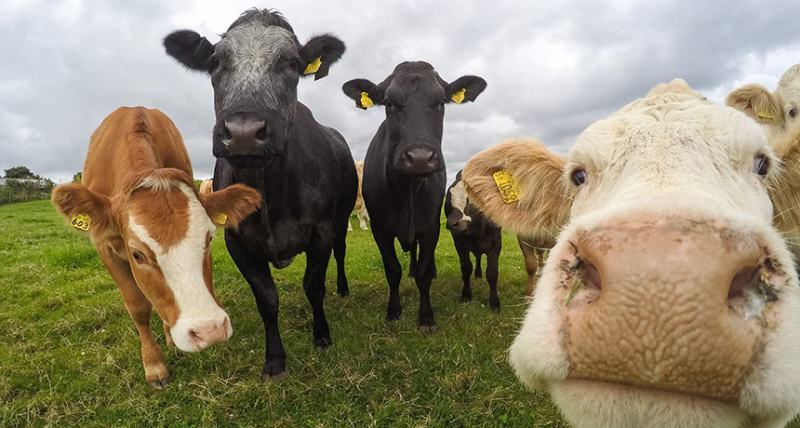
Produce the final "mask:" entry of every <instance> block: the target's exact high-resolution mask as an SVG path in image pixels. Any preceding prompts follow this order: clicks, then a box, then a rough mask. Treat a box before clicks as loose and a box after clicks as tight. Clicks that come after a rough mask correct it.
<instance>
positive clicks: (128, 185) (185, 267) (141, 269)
mask: <svg viewBox="0 0 800 428" xmlns="http://www.w3.org/2000/svg"><path fill="white" fill-rule="evenodd" d="M51 199H52V203H53V206H54V207H55V208H56V209H57V210H58V211H59V212H60V213H61V214H62V215H63V216H64V217H65V218H66V219H67V220H68V221H69V222H70V224H71V225H72V226H73V227H75V228H76V229H79V230H82V231H86V232H88V235H89V237H90V238H91V241H92V243H93V244H94V246H95V248H96V249H97V253H98V254H99V255H100V259H101V260H102V261H103V264H104V265H105V267H106V269H108V272H109V274H111V277H112V278H113V279H114V282H116V284H117V287H119V291H120V293H121V294H122V298H123V300H124V302H125V307H126V308H127V309H128V313H129V314H130V316H131V319H133V323H134V325H135V326H136V330H137V331H138V332H139V339H140V341H141V354H142V365H143V367H144V374H145V379H146V380H147V382H148V384H149V385H150V386H152V387H155V388H161V387H163V386H165V385H166V384H167V381H168V380H169V371H168V370H167V366H166V365H165V364H164V358H163V356H162V354H161V349H160V348H159V345H158V344H157V343H156V341H155V339H154V338H153V333H152V332H151V330H150V314H151V310H152V308H153V307H154V306H155V309H156V312H157V313H158V315H159V317H160V318H161V319H162V320H163V321H162V325H163V328H164V335H165V336H166V341H167V345H168V346H172V345H173V344H174V345H175V346H177V347H178V348H179V349H181V350H182V351H186V352H196V351H200V350H202V349H204V348H207V347H208V346H210V345H213V344H214V343H217V342H221V341H225V340H227V339H228V338H229V337H230V336H231V334H232V332H233V329H232V327H231V322H230V318H229V317H228V314H226V313H225V311H224V310H223V309H222V307H221V306H220V305H219V303H218V302H217V300H216V298H215V297H214V287H213V284H212V275H211V247H210V243H211V239H212V238H213V237H214V232H215V224H218V225H224V227H226V228H236V227H237V225H238V224H239V223H240V222H241V221H242V220H243V219H244V218H245V217H247V216H248V215H250V213H252V212H254V211H255V210H256V209H257V208H258V206H259V205H260V204H261V196H260V195H259V194H258V192H256V191H255V190H253V189H250V188H248V187H246V186H244V185H235V186H231V187H229V188H227V189H225V190H223V191H220V192H217V193H215V194H213V195H201V194H199V193H197V192H196V191H195V190H194V181H193V180H192V165H191V163H190V161H189V155H188V153H187V152H186V147H185V146H184V145H183V140H182V139H181V134H180V133H179V132H178V129H177V128H175V125H174V124H173V123H172V121H171V120H170V119H169V118H168V117H167V116H166V115H165V114H164V113H162V112H160V111H158V110H149V109H146V108H144V107H131V108H129V107H121V108H119V109H117V110H115V111H114V112H113V113H111V114H110V115H108V117H106V118H105V120H103V122H102V123H101V124H100V126H99V127H98V128H97V130H96V131H95V132H94V133H93V134H92V138H91V143H90V144H89V150H88V153H87V155H86V162H85V164H84V167H83V177H82V179H81V182H80V183H69V184H62V185H59V186H58V187H56V188H55V189H54V190H53V194H52V198H51Z"/></svg>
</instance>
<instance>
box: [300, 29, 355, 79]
mask: <svg viewBox="0 0 800 428" xmlns="http://www.w3.org/2000/svg"><path fill="white" fill-rule="evenodd" d="M344 49H345V47H344V42H343V41H341V40H339V38H337V37H336V36H333V35H331V34H323V35H321V36H314V37H312V38H311V39H310V40H309V41H308V42H306V44H305V46H303V47H302V48H300V58H301V61H300V62H301V70H300V73H301V74H302V75H304V76H307V75H309V74H313V75H314V80H319V79H322V78H323V77H325V76H327V75H328V69H329V68H330V67H331V65H332V64H333V63H334V62H336V61H338V60H339V58H341V57H342V54H344Z"/></svg>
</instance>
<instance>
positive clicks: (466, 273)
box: [454, 241, 472, 302]
mask: <svg viewBox="0 0 800 428" xmlns="http://www.w3.org/2000/svg"><path fill="white" fill-rule="evenodd" d="M454 242H456V253H458V261H459V263H460V264H461V281H462V283H463V284H464V285H463V286H462V287H461V301H462V302H469V301H471V300H472V286H471V285H470V283H469V281H470V277H471V276H472V260H471V259H470V256H469V250H468V249H467V248H466V246H465V245H463V244H462V243H461V242H459V241H454Z"/></svg>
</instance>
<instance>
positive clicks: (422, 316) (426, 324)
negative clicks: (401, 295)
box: [414, 219, 469, 333]
mask: <svg viewBox="0 0 800 428" xmlns="http://www.w3.org/2000/svg"><path fill="white" fill-rule="evenodd" d="M437 221H438V219H437ZM438 240H439V225H438V224H437V225H436V227H434V228H433V230H431V231H430V232H429V233H428V234H426V235H425V236H423V237H422V239H420V240H419V260H418V261H417V276H416V277H414V279H415V280H416V283H417V289H418V290H419V330H420V331H422V332H426V333H429V332H433V331H435V330H436V329H437V328H438V327H437V326H436V321H434V319H433V308H432V307H431V296H430V292H431V280H433V277H434V275H435V271H436V264H435V260H434V256H435V252H436V244H437V242H438ZM467 255H468V256H469V254H467Z"/></svg>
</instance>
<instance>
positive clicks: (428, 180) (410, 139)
mask: <svg viewBox="0 0 800 428" xmlns="http://www.w3.org/2000/svg"><path fill="white" fill-rule="evenodd" d="M485 88H486V81H484V80H483V79H482V78H480V77H477V76H463V77H460V78H458V79H457V80H456V81H454V82H453V83H447V82H445V81H444V80H443V79H442V78H441V77H439V74H438V73H437V72H436V71H435V70H434V69H433V66H431V65H430V64H428V63H427V62H422V61H417V62H403V63H401V64H399V65H398V66H397V67H395V69H394V72H392V74H391V75H389V77H387V78H386V79H385V80H384V81H383V82H381V83H380V84H377V85H376V84H374V83H372V82H370V81H369V80H366V79H355V80H351V81H349V82H347V83H345V84H344V86H343V87H342V90H343V91H344V93H345V95H347V96H349V97H350V98H352V99H353V100H355V102H356V106H357V107H359V108H362V109H367V108H369V107H371V106H372V105H375V104H380V105H384V106H385V107H386V120H384V121H383V123H381V125H380V127H379V128H378V132H377V133H376V134H375V136H374V137H373V138H372V142H370V145H369V148H368V149H367V156H366V158H365V159H364V178H363V183H362V192H363V195H364V202H365V203H366V205H367V211H368V212H369V216H370V222H371V225H372V236H373V238H375V243H376V244H378V249H379V250H380V252H381V258H382V259H383V267H384V270H385V271H386V280H387V281H388V283H389V305H388V310H387V319H389V320H396V319H399V318H400V314H401V312H402V308H401V306H400V292H399V286H400V278H401V276H402V268H401V267H400V262H399V261H398V260H397V254H396V253H395V249H394V240H395V238H396V239H397V240H398V241H400V246H401V247H402V249H403V251H411V275H412V276H414V279H415V280H416V283H417V288H418V289H419V299H420V300H419V328H420V330H421V331H428V332H430V331H433V330H435V329H436V322H435V321H434V319H433V308H432V307H431V303H430V285H431V280H432V279H433V277H434V276H435V272H436V266H435V261H434V251H435V250H436V244H437V242H438V240H439V218H440V215H441V212H442V201H443V199H444V190H445V185H446V182H445V180H446V172H445V169H444V167H445V163H444V159H443V157H442V131H443V122H444V105H445V104H447V103H450V102H454V103H457V104H460V103H462V102H464V101H474V100H475V98H476V97H477V96H478V95H479V94H480V93H481V92H483V90H484V89H485ZM417 246H419V253H417ZM417 255H419V258H417Z"/></svg>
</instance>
